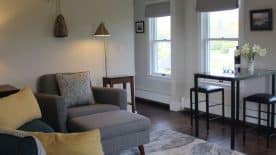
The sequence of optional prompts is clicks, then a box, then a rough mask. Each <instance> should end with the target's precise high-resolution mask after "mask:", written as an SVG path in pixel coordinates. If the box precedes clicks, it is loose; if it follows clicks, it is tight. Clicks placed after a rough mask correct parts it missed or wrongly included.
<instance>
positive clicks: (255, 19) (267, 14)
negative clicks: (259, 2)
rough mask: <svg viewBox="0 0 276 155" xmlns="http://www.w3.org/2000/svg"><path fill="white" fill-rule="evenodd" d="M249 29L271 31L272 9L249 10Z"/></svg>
mask: <svg viewBox="0 0 276 155" xmlns="http://www.w3.org/2000/svg"><path fill="white" fill-rule="evenodd" d="M250 28H251V31H272V30H273V10H272V9H262V10H251V11H250Z"/></svg>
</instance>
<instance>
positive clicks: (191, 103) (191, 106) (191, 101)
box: [190, 90, 194, 128]
mask: <svg viewBox="0 0 276 155" xmlns="http://www.w3.org/2000/svg"><path fill="white" fill-rule="evenodd" d="M190 109H191V113H190V117H191V118H190V122H191V127H192V128H193V126H194V125H193V115H194V112H193V91H192V90H190Z"/></svg>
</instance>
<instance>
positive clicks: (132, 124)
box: [68, 111, 150, 140]
mask: <svg viewBox="0 0 276 155" xmlns="http://www.w3.org/2000/svg"><path fill="white" fill-rule="evenodd" d="M68 126H69V130H70V131H72V132H80V131H89V130H91V129H97V128H99V129H100V131H101V136H102V140H105V139H110V138H112V137H117V136H122V135H126V134H131V133H135V132H140V131H147V130H149V129H150V120H149V119H148V118H146V117H144V116H142V115H138V114H134V113H129V112H126V111H111V112H104V113H98V114H94V115H88V116H82V117H75V118H72V119H70V120H69V122H68Z"/></svg>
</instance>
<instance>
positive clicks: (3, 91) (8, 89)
mask: <svg viewBox="0 0 276 155" xmlns="http://www.w3.org/2000/svg"><path fill="white" fill-rule="evenodd" d="M18 91H19V89H17V88H16V87H14V86H11V85H0V98H2V97H6V96H9V95H12V94H14V93H17V92H18Z"/></svg>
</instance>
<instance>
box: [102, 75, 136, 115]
mask: <svg viewBox="0 0 276 155" xmlns="http://www.w3.org/2000/svg"><path fill="white" fill-rule="evenodd" d="M134 78H135V77H134V76H114V77H103V86H104V87H108V85H109V86H110V88H113V87H114V84H123V88H124V89H125V90H126V89H127V83H130V89H131V105H132V112H133V113H135V112H136V103H135V85H134Z"/></svg>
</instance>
